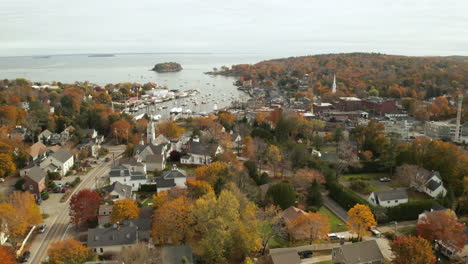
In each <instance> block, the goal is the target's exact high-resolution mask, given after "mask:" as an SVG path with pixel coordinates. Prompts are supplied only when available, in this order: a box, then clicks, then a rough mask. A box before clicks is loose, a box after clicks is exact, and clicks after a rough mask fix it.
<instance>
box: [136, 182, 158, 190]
mask: <svg viewBox="0 0 468 264" xmlns="http://www.w3.org/2000/svg"><path fill="white" fill-rule="evenodd" d="M156 190H157V189H156V184H142V185H140V190H139V191H140V192H155V191H156Z"/></svg>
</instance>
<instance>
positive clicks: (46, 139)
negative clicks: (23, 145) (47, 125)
mask: <svg viewBox="0 0 468 264" xmlns="http://www.w3.org/2000/svg"><path fill="white" fill-rule="evenodd" d="M52 134H53V133H52V132H50V131H49V130H48V129H46V130H44V131H42V132H41V133H40V134H39V136H37V139H38V140H39V141H41V142H42V143H48V142H49V140H50V137H51V136H52Z"/></svg>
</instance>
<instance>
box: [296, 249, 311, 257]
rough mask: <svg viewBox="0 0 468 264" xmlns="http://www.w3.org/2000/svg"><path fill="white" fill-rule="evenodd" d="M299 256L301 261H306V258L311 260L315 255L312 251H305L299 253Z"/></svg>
mask: <svg viewBox="0 0 468 264" xmlns="http://www.w3.org/2000/svg"><path fill="white" fill-rule="evenodd" d="M297 254H299V257H300V258H301V259H306V258H311V257H312V255H313V254H314V253H313V252H312V250H304V251H299V252H298V253H297Z"/></svg>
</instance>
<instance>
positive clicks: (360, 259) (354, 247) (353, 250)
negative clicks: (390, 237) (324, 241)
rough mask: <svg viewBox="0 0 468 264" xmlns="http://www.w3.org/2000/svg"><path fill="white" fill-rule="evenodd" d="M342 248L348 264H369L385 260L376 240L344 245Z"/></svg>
mask: <svg viewBox="0 0 468 264" xmlns="http://www.w3.org/2000/svg"><path fill="white" fill-rule="evenodd" d="M340 248H341V251H342V253H343V257H344V260H345V263H347V264H357V263H367V262H371V261H376V260H383V258H384V257H383V255H382V252H381V251H380V248H379V246H378V245H377V242H376V241H375V240H368V241H364V242H359V243H353V244H348V245H342V246H341V247H340ZM333 250H336V249H333Z"/></svg>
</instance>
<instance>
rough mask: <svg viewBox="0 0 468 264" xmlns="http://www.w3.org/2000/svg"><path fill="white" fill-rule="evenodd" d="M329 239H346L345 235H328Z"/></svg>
mask: <svg viewBox="0 0 468 264" xmlns="http://www.w3.org/2000/svg"><path fill="white" fill-rule="evenodd" d="M328 238H329V239H331V240H338V239H344V238H345V237H344V236H343V235H337V234H335V233H331V234H328Z"/></svg>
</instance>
